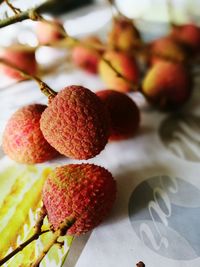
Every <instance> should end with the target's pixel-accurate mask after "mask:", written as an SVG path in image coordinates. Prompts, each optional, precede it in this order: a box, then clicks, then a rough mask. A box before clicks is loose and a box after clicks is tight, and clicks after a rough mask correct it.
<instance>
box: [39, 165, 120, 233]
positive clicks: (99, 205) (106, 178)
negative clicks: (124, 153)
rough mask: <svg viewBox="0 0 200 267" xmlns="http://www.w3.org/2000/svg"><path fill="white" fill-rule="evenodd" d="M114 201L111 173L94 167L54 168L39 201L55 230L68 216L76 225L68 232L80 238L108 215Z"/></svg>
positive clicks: (114, 194) (66, 166) (114, 189)
mask: <svg viewBox="0 0 200 267" xmlns="http://www.w3.org/2000/svg"><path fill="white" fill-rule="evenodd" d="M115 198H116V182H115V180H114V179H113V177H112V175H111V173H110V172H108V171H107V170H106V169H104V168H102V167H100V166H96V165H93V164H70V165H65V166H61V167H58V168H56V169H55V170H54V171H53V172H52V173H50V174H49V176H48V177H47V180H46V182H45V184H44V186H43V194H42V199H43V203H44V206H45V208H46V210H47V216H48V219H49V222H50V223H51V224H52V225H53V227H54V229H55V230H56V229H58V228H59V226H60V224H61V223H62V222H63V221H64V220H65V219H66V218H68V217H69V216H73V217H74V218H75V219H76V221H75V224H74V225H73V226H72V227H71V228H70V229H69V230H68V231H67V234H69V235H80V234H83V233H86V232H88V231H90V230H92V229H93V228H94V227H96V226H97V225H98V224H99V223H101V222H102V220H103V219H104V218H105V217H106V216H107V215H108V213H109V212H110V210H111V208H112V206H113V203H114V201H115Z"/></svg>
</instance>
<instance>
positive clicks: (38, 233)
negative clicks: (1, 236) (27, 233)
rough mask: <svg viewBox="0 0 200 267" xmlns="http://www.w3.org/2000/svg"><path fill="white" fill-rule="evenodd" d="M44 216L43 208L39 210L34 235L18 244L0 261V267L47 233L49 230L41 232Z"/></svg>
mask: <svg viewBox="0 0 200 267" xmlns="http://www.w3.org/2000/svg"><path fill="white" fill-rule="evenodd" d="M45 216H46V210H45V208H44V207H42V208H41V209H40V212H39V217H38V220H37V222H36V224H35V226H34V228H35V233H34V234H33V235H32V236H31V237H30V238H29V239H27V240H26V241H25V242H24V243H22V244H20V245H19V246H18V247H17V248H16V249H15V250H13V251H12V252H11V253H9V254H8V255H7V256H5V257H4V258H3V259H1V260H0V266H2V265H3V264H4V263H5V262H7V261H8V260H10V259H11V258H12V257H13V256H15V255H16V254H17V253H18V252H20V251H22V250H23V249H24V248H25V247H26V246H27V245H29V244H30V243H31V242H33V241H34V240H37V239H38V238H39V237H40V236H41V235H43V234H45V233H47V232H49V231H50V230H44V231H42V230H41V229H42V225H43V221H44V218H45Z"/></svg>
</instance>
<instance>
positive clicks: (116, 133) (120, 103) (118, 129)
mask: <svg viewBox="0 0 200 267" xmlns="http://www.w3.org/2000/svg"><path fill="white" fill-rule="evenodd" d="M96 94H97V96H98V97H99V98H100V99H101V100H102V101H103V103H104V105H105V106H106V108H107V109H108V112H109V114H110V124H111V126H110V128H111V130H110V137H109V140H122V139H126V138H129V137H131V136H133V135H134V134H135V133H136V132H137V130H138V128H139V124H140V111H139V109H138V107H137V105H136V104H135V102H134V101H133V100H132V99H131V98H130V97H129V96H128V95H125V94H124V93H120V92H117V91H113V90H102V91H99V92H97V93H96Z"/></svg>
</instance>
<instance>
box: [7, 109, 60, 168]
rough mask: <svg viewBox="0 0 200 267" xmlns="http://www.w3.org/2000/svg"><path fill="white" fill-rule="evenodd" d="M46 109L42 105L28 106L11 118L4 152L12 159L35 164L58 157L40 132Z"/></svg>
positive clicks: (8, 123)
mask: <svg viewBox="0 0 200 267" xmlns="http://www.w3.org/2000/svg"><path fill="white" fill-rule="evenodd" d="M45 108H46V106H45V105H40V104H32V105H27V106H25V107H22V108H20V109H19V110H17V111H16V112H15V113H14V114H13V115H12V116H11V118H10V119H9V121H8V122H7V125H6V128H5V130H4V133H3V150H4V152H5V153H6V154H7V155H8V156H9V157H10V158H11V159H13V160H15V161H17V162H20V163H26V164H34V163H40V162H44V161H47V160H50V159H52V158H54V157H55V156H56V155H58V152H57V151H56V150H55V149H54V148H52V147H51V146H50V145H49V144H48V143H47V141H46V140H45V139H44V137H43V134H42V132H41V130H40V117H41V114H42V112H43V111H44V110H45Z"/></svg>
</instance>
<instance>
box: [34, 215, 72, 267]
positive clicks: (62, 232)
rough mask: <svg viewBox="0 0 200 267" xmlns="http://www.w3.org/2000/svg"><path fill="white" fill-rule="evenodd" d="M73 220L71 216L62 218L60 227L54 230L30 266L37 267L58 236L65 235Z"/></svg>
mask: <svg viewBox="0 0 200 267" xmlns="http://www.w3.org/2000/svg"><path fill="white" fill-rule="evenodd" d="M75 221H76V220H75V218H74V217H72V216H71V217H68V218H67V219H65V220H64V222H63V223H62V224H61V226H60V228H59V229H58V230H56V231H55V232H54V234H53V238H52V240H51V241H50V242H49V243H48V244H47V245H46V247H45V248H44V250H43V251H42V252H41V254H40V255H39V257H38V258H37V260H36V261H35V262H34V263H32V264H31V267H39V265H40V263H41V261H42V260H43V259H44V257H45V256H46V254H47V253H48V252H49V250H50V249H51V248H52V247H53V245H55V244H57V243H58V238H59V237H60V236H63V235H65V234H66V232H67V230H68V229H69V228H70V227H71V226H72V225H73V224H74V223H75Z"/></svg>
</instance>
